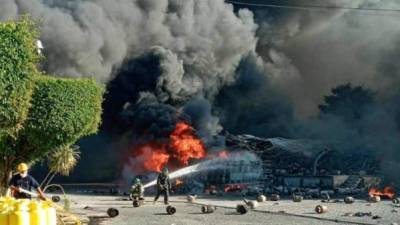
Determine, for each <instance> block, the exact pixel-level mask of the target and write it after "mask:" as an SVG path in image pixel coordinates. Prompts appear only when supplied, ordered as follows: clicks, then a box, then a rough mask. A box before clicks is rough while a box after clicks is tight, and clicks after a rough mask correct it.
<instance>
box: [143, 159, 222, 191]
mask: <svg viewBox="0 0 400 225" xmlns="http://www.w3.org/2000/svg"><path fill="white" fill-rule="evenodd" d="M222 161H225V160H224V159H211V160H208V161H204V162H200V163H197V164H195V165H192V166H187V167H184V168H182V169H179V170H177V171H174V172H172V173H170V174H169V178H170V179H175V178H178V177H183V176H186V175H188V174H191V173H195V172H201V171H206V170H215V169H218V168H222V167H223V163H218V162H222ZM156 184H157V179H155V180H153V181H151V182H149V183H147V184H145V185H144V188H148V187H151V186H154V185H156Z"/></svg>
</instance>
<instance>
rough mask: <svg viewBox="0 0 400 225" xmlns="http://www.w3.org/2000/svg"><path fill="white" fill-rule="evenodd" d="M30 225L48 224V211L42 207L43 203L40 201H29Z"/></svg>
mask: <svg viewBox="0 0 400 225" xmlns="http://www.w3.org/2000/svg"><path fill="white" fill-rule="evenodd" d="M29 218H30V225H47V215H46V211H45V210H44V209H43V208H42V204H41V203H40V202H38V201H31V203H29Z"/></svg>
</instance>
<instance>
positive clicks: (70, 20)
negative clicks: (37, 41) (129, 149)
mask: <svg viewBox="0 0 400 225" xmlns="http://www.w3.org/2000/svg"><path fill="white" fill-rule="evenodd" d="M242 2H244V1H242ZM245 2H252V3H272V4H274V3H278V4H300V5H301V4H309V5H321V6H339V7H365V8H381V9H400V2H399V1H397V0H307V1H306V0H285V1H277V0H268V1H267V0H265V1H262V0H252V1H245ZM24 14H29V15H30V16H31V17H32V18H35V19H38V20H39V21H40V31H41V37H40V38H41V40H42V42H43V44H44V47H45V49H44V54H45V57H46V60H45V62H44V64H43V68H44V70H45V71H46V72H48V73H50V74H52V75H54V76H65V77H93V78H95V79H96V80H98V81H99V82H103V83H106V84H109V90H111V91H110V92H109V94H107V96H106V97H107V98H106V102H105V107H106V108H105V117H106V118H105V121H106V122H107V120H108V122H109V123H110V124H114V125H115V124H117V125H118V123H114V119H115V118H112V119H107V118H108V117H118V116H119V114H120V113H122V112H126V110H129V109H133V110H135V107H132V104H133V105H134V104H136V102H137V101H138V100H140V99H142V98H144V97H146V96H147V97H146V98H149V99H151V100H152V101H154V102H153V103H152V104H150V105H151V106H152V107H153V108H154V107H156V106H157V104H159V106H160V108H159V109H157V110H162V108H170V107H169V106H168V105H171V106H172V107H174V108H176V109H177V111H179V112H180V113H182V114H186V115H187V116H188V117H190V120H191V121H192V122H193V123H194V125H195V127H196V128H197V129H198V130H199V133H200V135H201V136H202V137H205V138H206V139H209V136H212V135H215V134H216V133H218V132H219V131H220V130H221V129H222V127H221V125H222V126H223V127H225V129H227V130H232V131H234V132H236V133H239V132H246V133H253V134H257V135H260V136H287V137H292V136H295V137H302V136H305V137H310V136H312V135H310V134H307V135H302V133H301V132H305V130H306V131H309V132H310V133H313V132H314V133H318V134H320V136H318V135H317V136H312V137H317V138H322V139H324V140H326V139H329V138H331V139H332V140H334V141H336V142H340V141H341V142H343V143H344V142H348V141H349V138H350V137H357V142H363V143H365V145H368V146H369V142H370V141H371V140H372V138H375V137H378V141H377V143H385V144H387V146H385V147H384V149H386V150H387V152H389V153H390V154H391V155H397V152H396V150H395V146H396V145H397V141H395V140H397V139H399V138H398V137H399V132H398V127H396V126H393V127H392V126H379V129H374V126H375V125H376V124H375V121H376V119H377V118H380V117H382V115H385V117H384V118H387V120H386V121H385V122H386V123H387V124H391V122H390V121H396V120H395V116H394V113H393V112H394V111H396V110H392V111H390V110H389V111H390V112H388V111H387V110H386V109H391V108H393V106H394V105H396V104H397V102H398V101H396V100H397V99H398V98H394V97H395V96H397V95H398V94H399V85H400V79H399V78H400V72H399V71H400V66H399V65H400V64H399V63H398V59H399V56H400V23H399V22H398V21H399V19H400V12H388V11H357V10H340V9H329V10H315V9H313V10H311V9H310V10H306V9H301V10H296V9H287V8H265V7H256V6H243V5H235V6H233V5H232V4H228V3H225V2H224V0H114V1H110V0H29V1H26V0H0V21H5V20H9V19H16V18H18V17H19V16H20V15H24ZM115 78H116V79H115ZM110 82H111V83H110ZM346 83H352V84H353V85H362V86H364V87H365V88H368V89H370V90H372V91H375V92H376V96H377V101H378V102H384V103H381V104H380V107H381V106H382V107H384V108H385V109H381V108H379V109H374V110H373V113H371V115H370V116H369V117H368V118H364V121H365V124H366V125H365V126H364V127H363V128H362V129H364V130H363V132H361V133H362V134H356V135H355V134H354V132H353V131H352V130H351V128H349V127H347V126H346V124H342V123H340V122H335V120H333V121H334V122H333V121H332V120H329V121H323V122H322V123H321V121H319V122H318V123H317V125H315V124H314V123H312V122H309V123H308V120H309V118H310V117H314V116H316V115H318V112H319V111H318V105H319V104H321V103H323V99H324V98H323V97H324V95H328V94H330V91H331V89H332V88H334V87H336V86H338V85H341V84H346ZM388 99H390V101H389V100H388ZM383 105H384V106H383ZM388 105H389V106H388ZM128 106H129V107H128ZM161 106H162V107H161ZM165 106H166V107H165ZM149 109H150V108H149ZM169 111H171V112H172V111H173V110H172V109H171V110H169ZM143 112H145V111H143ZM161 114H162V113H161ZM166 115H167V114H166ZM168 115H169V114H168ZM297 120H300V121H301V123H302V124H303V123H307V125H305V127H306V129H304V128H301V129H300V130H299V128H298V121H297ZM304 121H306V122H304ZM386 123H385V124H386ZM220 124H221V125H220ZM155 127H157V126H155ZM302 127H303V125H302ZM329 129H332V130H334V132H332V133H334V134H335V135H333V136H334V138H332V137H331V136H330V135H331V133H329V132H321V130H329ZM377 130H379V131H381V130H384V132H379V134H382V133H384V134H388V135H384V136H382V135H378V133H376V132H377ZM336 134H341V136H340V137H339V136H336ZM365 134H367V135H365ZM389 134H390V135H389ZM379 137H380V138H379ZM366 139H368V140H370V141H366ZM387 139H389V141H387ZM386 150H385V151H386Z"/></svg>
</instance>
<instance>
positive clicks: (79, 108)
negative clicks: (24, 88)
mask: <svg viewBox="0 0 400 225" xmlns="http://www.w3.org/2000/svg"><path fill="white" fill-rule="evenodd" d="M102 94H103V87H102V86H99V85H98V84H97V83H96V81H94V80H91V79H61V78H53V77H46V76H41V77H40V78H39V79H37V81H36V85H35V89H34V93H33V96H32V107H31V109H30V111H29V115H28V119H27V121H26V124H25V126H24V129H23V131H22V136H24V138H23V139H24V141H25V142H26V143H28V144H29V146H30V149H31V151H34V152H37V154H33V155H32V156H33V157H35V156H40V155H42V153H43V152H47V151H50V150H53V149H55V148H57V147H59V146H62V145H66V146H69V145H71V144H74V143H75V142H76V141H77V140H78V139H79V138H81V137H83V136H87V135H90V134H93V133H95V132H96V131H97V128H98V126H99V123H100V121H101V104H102ZM31 153H32V152H31Z"/></svg>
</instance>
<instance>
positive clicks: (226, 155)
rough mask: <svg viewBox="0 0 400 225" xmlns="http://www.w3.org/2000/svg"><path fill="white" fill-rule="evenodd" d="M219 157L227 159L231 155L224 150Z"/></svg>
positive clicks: (219, 153)
mask: <svg viewBox="0 0 400 225" xmlns="http://www.w3.org/2000/svg"><path fill="white" fill-rule="evenodd" d="M218 157H219V158H223V159H227V158H228V157H229V153H228V151H226V150H224V151H222V152H218Z"/></svg>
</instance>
